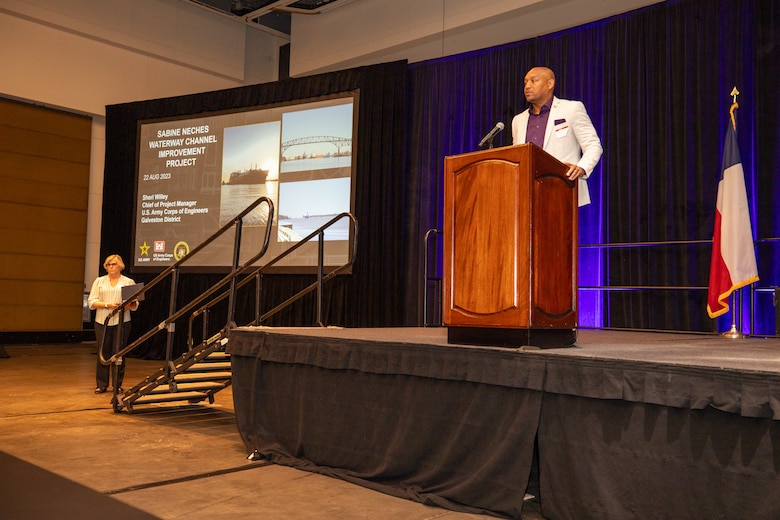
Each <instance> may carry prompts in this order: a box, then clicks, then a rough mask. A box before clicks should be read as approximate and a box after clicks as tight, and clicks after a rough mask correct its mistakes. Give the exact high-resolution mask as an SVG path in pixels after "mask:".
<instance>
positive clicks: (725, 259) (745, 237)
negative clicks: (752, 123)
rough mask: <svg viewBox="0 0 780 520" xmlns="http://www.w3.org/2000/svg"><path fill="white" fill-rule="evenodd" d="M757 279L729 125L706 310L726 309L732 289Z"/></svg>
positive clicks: (716, 312)
mask: <svg viewBox="0 0 780 520" xmlns="http://www.w3.org/2000/svg"><path fill="white" fill-rule="evenodd" d="M757 281H758V269H757V268H756V252H755V249H753V229H752V228H751V225H750V211H749V210H748V200H747V192H746V190H745V173H744V172H743V170H742V160H741V159H740V157H739V148H738V147H737V135H736V132H735V131H734V127H733V125H729V130H728V133H727V134H726V143H725V145H724V147H723V168H722V176H721V178H720V182H719V183H718V202H717V206H716V211H715V233H714V235H713V237H712V261H711V262H710V284H709V292H708V294H707V313H708V314H709V315H710V318H716V317H718V316H720V315H721V314H725V313H726V312H727V311H728V310H729V305H728V297H729V295H730V294H731V293H732V292H734V291H735V290H737V289H739V288H740V287H744V286H746V285H749V284H751V283H753V282H757Z"/></svg>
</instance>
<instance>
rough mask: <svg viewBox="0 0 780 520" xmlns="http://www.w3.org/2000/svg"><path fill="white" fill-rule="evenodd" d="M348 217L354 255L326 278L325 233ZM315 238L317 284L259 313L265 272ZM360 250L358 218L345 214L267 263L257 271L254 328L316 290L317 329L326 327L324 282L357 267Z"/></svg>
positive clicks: (337, 216) (339, 215) (341, 214)
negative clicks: (323, 302) (323, 319)
mask: <svg viewBox="0 0 780 520" xmlns="http://www.w3.org/2000/svg"><path fill="white" fill-rule="evenodd" d="M345 217H346V218H348V219H349V223H350V226H351V227H350V229H351V236H352V252H351V254H350V255H349V256H348V260H347V263H345V264H342V265H341V266H339V267H335V268H334V269H332V270H331V271H328V273H327V274H325V272H324V258H325V250H324V247H325V230H326V229H327V228H329V227H330V226H332V225H334V224H335V223H336V222H338V221H339V220H341V219H343V218H345ZM315 237H317V238H318V244H317V281H315V282H314V283H312V284H311V285H309V286H307V287H304V288H303V289H301V290H300V291H298V292H297V293H295V294H294V295H293V296H291V297H290V298H288V299H286V300H285V301H283V302H282V303H280V304H279V305H277V306H276V307H274V308H273V309H271V310H270V311H268V312H266V313H265V314H261V313H260V302H261V299H260V296H261V288H262V287H261V286H262V276H263V271H265V270H266V269H268V268H269V267H271V266H273V265H274V264H276V263H278V262H280V261H281V260H282V259H284V258H285V257H287V256H288V255H291V254H292V253H293V252H294V251H296V250H297V249H299V248H301V247H303V245H304V244H305V243H307V242H309V241H310V240H312V239H313V238H315ZM357 246H358V221H357V219H356V218H355V216H354V215H352V213H349V212H346V211H345V212H343V213H339V214H338V215H336V216H335V217H333V218H332V219H330V220H329V221H328V222H326V223H325V224H323V225H322V226H320V228H319V229H316V230H315V231H312V232H311V233H310V234H309V235H307V236H306V237H304V238H302V239H301V240H300V241H299V242H298V243H297V244H295V245H294V246H293V247H291V248H290V249H288V250H286V251H284V252H282V253H281V254H279V255H278V256H276V257H275V258H272V259H271V260H270V261H269V262H268V263H266V264H265V265H263V266H262V267H260V269H258V270H257V272H256V273H255V278H256V280H257V291H256V294H255V296H256V305H255V320H254V321H253V322H252V323H251V324H253V325H259V324H261V323H262V322H263V321H265V320H267V319H268V318H270V317H271V316H273V315H274V314H276V313H278V312H280V311H282V310H284V309H285V308H287V307H289V306H290V305H292V304H293V303H295V302H296V301H298V300H300V299H301V298H303V297H304V296H305V295H307V294H309V293H310V292H312V291H313V290H315V289H317V325H319V326H320V327H324V326H325V324H324V323H323V322H322V296H323V292H322V286H323V285H324V283H325V282H327V281H328V280H330V279H331V278H333V277H335V276H337V275H338V274H340V273H342V272H344V271H346V270H347V269H349V268H350V267H352V265H353V264H354V263H355V259H356V258H357Z"/></svg>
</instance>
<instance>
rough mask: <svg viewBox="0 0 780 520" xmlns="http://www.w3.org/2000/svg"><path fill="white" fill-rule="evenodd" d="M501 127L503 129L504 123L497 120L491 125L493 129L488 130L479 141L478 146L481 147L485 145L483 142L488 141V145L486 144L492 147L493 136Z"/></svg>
mask: <svg viewBox="0 0 780 520" xmlns="http://www.w3.org/2000/svg"><path fill="white" fill-rule="evenodd" d="M503 129H504V123H502V122H501V121H499V122H498V123H496V126H494V127H493V130H491V131H490V132H488V134H487V135H486V136H485V137H483V138H482V140H481V141H480V142H479V144H478V145H477V146H478V147H479V148H482V147H483V146H485V143H488V144H489V145H490V146H488V148H493V138H494V137H495V136H496V135H497V134H498V133H499V132H500V131H501V130H503Z"/></svg>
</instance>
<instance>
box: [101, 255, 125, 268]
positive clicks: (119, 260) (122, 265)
mask: <svg viewBox="0 0 780 520" xmlns="http://www.w3.org/2000/svg"><path fill="white" fill-rule="evenodd" d="M112 260H113V261H114V262H116V263H117V264H118V265H119V270H120V271H122V270H124V268H125V263H124V262H123V261H122V257H121V256H119V255H108V256H107V257H106V259H105V260H104V261H103V267H104V268H105V269H108V264H109V262H111V261H112Z"/></svg>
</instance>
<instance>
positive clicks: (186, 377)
mask: <svg viewBox="0 0 780 520" xmlns="http://www.w3.org/2000/svg"><path fill="white" fill-rule="evenodd" d="M232 378H233V373H232V372H182V373H181V374H176V376H175V377H174V378H173V380H174V381H176V382H177V383H194V382H196V381H218V380H224V379H232ZM165 384H166V383H163V385H165Z"/></svg>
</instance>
